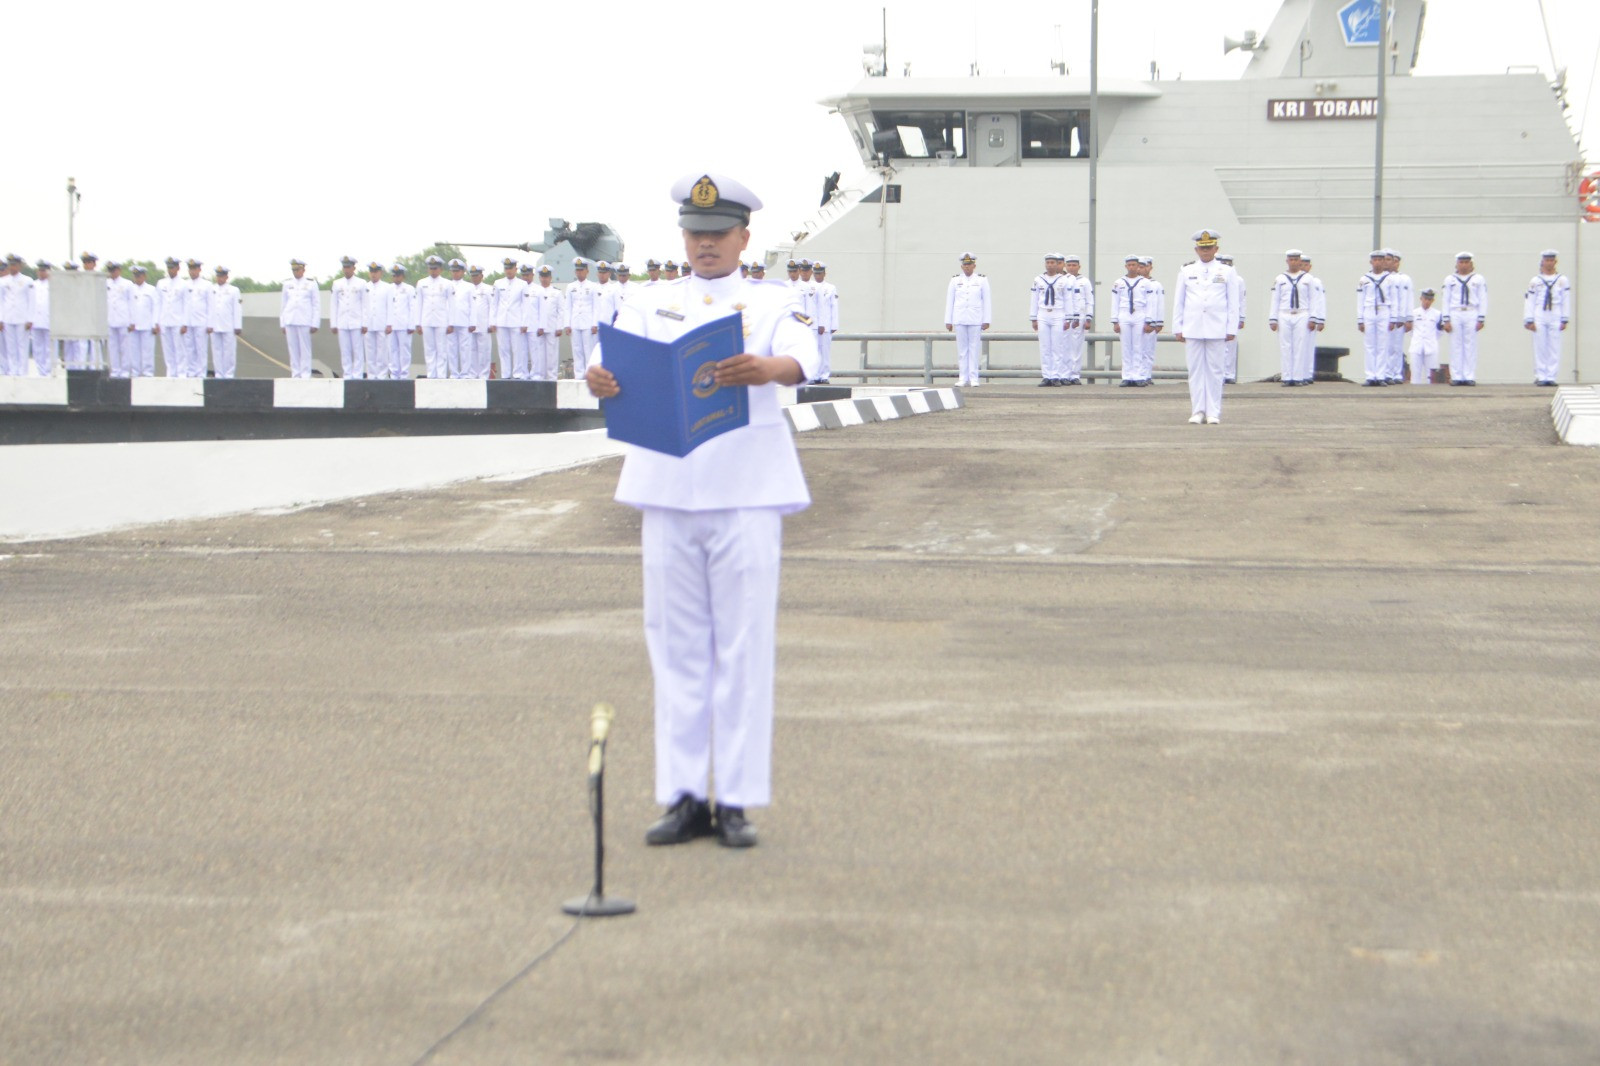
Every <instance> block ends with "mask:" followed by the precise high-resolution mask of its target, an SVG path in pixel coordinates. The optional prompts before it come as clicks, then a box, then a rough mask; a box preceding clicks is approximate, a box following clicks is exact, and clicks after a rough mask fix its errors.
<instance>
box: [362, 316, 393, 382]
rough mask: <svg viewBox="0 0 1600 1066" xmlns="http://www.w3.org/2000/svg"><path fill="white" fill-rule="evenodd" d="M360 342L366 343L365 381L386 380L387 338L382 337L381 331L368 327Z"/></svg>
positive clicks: (387, 374)
mask: <svg viewBox="0 0 1600 1066" xmlns="http://www.w3.org/2000/svg"><path fill="white" fill-rule="evenodd" d="M362 340H364V341H365V342H366V344H365V348H366V352H367V367H366V378H367V380H368V381H383V380H385V379H387V378H388V376H389V338H388V337H386V336H384V333H383V330H382V329H372V328H370V327H369V328H368V330H367V332H366V334H365V335H364V336H363V337H362Z"/></svg>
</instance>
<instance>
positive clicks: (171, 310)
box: [0, 253, 244, 378]
mask: <svg viewBox="0 0 1600 1066" xmlns="http://www.w3.org/2000/svg"><path fill="white" fill-rule="evenodd" d="M9 258H13V259H15V258H16V257H9ZM83 261H84V266H85V267H86V268H87V269H90V270H92V269H94V268H95V266H96V265H97V263H98V262H99V260H98V259H97V258H96V257H95V256H94V254H93V253H85V254H84V256H83ZM20 265H21V261H20V259H18V260H17V261H16V262H15V263H11V264H9V265H8V271H7V274H6V277H5V280H4V281H3V282H0V286H3V290H0V291H3V293H4V295H3V296H0V319H5V320H6V326H7V328H6V329H5V331H4V333H5V335H6V336H5V359H4V372H5V373H6V374H10V375H20V374H24V373H26V372H27V368H28V362H29V359H30V356H31V359H32V362H33V368H34V371H35V372H36V373H38V374H39V375H41V376H47V375H49V374H51V373H53V372H54V369H55V359H56V345H55V344H54V343H52V340H51V337H50V272H51V270H53V269H54V267H53V265H52V264H51V263H49V262H48V261H45V260H40V261H39V263H38V264H37V266H36V269H37V271H38V274H39V277H38V280H30V279H29V278H28V277H26V276H25V275H23V274H21V273H20ZM201 266H202V264H201V263H200V262H199V261H198V260H194V259H191V260H189V261H188V267H189V274H188V277H180V276H179V263H178V260H176V259H171V258H169V259H168V260H167V277H165V278H163V279H162V280H160V281H159V282H157V283H155V284H153V285H152V284H150V281H149V278H148V276H147V275H148V271H147V270H146V269H145V268H144V267H142V266H134V267H133V268H132V270H131V274H132V277H131V278H129V277H124V276H123V266H122V264H121V263H119V262H117V261H115V260H112V261H109V262H107V263H106V275H107V276H106V282H105V284H106V331H107V336H106V345H105V348H106V356H107V362H108V364H109V368H110V373H111V376H112V377H118V378H134V377H152V376H154V374H155V349H156V340H157V338H160V341H161V351H162V357H163V359H164V360H165V362H166V365H167V373H168V375H169V376H172V377H195V378H200V377H205V376H206V365H207V361H208V357H209V361H210V362H211V364H212V365H213V367H214V368H215V373H216V376H217V377H222V378H231V377H233V376H234V372H235V369H236V366H237V344H238V336H239V334H240V333H241V332H242V331H243V328H244V317H243V315H244V313H243V299H242V297H241V294H240V292H239V289H238V287H237V286H235V285H232V284H230V283H229V281H228V268H227V267H221V266H219V267H217V268H216V271H215V275H214V278H212V279H207V278H203V277H201V274H200V271H201ZM68 269H77V267H76V264H70V263H69V264H68ZM13 279H15V280H13ZM24 300H26V306H27V312H26V315H25V317H26V319H27V322H26V323H25V324H23V323H19V324H17V325H16V326H15V327H13V326H12V325H11V323H10V320H11V318H12V317H14V315H15V314H16V312H15V311H14V309H13V305H20V304H21V303H22V302H23V301H24ZM14 342H15V344H14ZM61 348H62V352H61V356H62V360H63V362H64V364H65V366H66V367H67V369H69V370H90V369H98V368H99V366H100V353H99V346H98V344H97V343H95V342H91V341H87V340H68V341H62V342H61ZM30 349H31V351H30Z"/></svg>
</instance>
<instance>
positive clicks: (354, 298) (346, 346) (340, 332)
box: [328, 255, 372, 381]
mask: <svg viewBox="0 0 1600 1066" xmlns="http://www.w3.org/2000/svg"><path fill="white" fill-rule="evenodd" d="M356 266H357V263H356V260H355V257H354V256H349V255H347V256H342V257H341V258H340V259H339V276H338V277H336V278H334V279H333V284H332V285H331V286H330V287H329V291H328V328H329V329H331V330H333V335H334V337H335V339H337V340H338V342H339V364H340V373H341V374H342V375H343V376H344V378H345V380H347V381H348V380H350V379H352V378H359V377H360V376H361V374H362V367H363V363H364V362H365V357H366V342H365V338H363V337H362V334H363V333H365V332H366V328H365V325H366V318H367V298H368V297H369V296H370V295H371V292H372V287H371V286H370V285H368V284H367V279H366V278H358V277H356Z"/></svg>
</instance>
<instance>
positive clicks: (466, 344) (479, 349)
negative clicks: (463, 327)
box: [461, 331, 494, 380]
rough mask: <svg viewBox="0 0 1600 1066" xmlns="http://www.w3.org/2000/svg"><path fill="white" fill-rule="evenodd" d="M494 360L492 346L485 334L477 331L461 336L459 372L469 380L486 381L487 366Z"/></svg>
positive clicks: (487, 374)
mask: <svg viewBox="0 0 1600 1066" xmlns="http://www.w3.org/2000/svg"><path fill="white" fill-rule="evenodd" d="M493 360H494V350H493V345H492V344H491V343H490V340H489V335H488V334H487V333H484V332H481V331H478V332H473V333H462V334H461V372H462V373H463V374H465V375H466V376H467V377H469V378H478V379H479V380H483V379H486V378H487V377H488V376H489V364H490V363H491V362H493Z"/></svg>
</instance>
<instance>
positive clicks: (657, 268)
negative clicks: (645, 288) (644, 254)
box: [644, 259, 661, 285]
mask: <svg viewBox="0 0 1600 1066" xmlns="http://www.w3.org/2000/svg"><path fill="white" fill-rule="evenodd" d="M644 273H645V282H644V283H645V284H646V285H654V284H655V283H656V282H658V281H660V280H661V264H660V263H659V262H657V261H656V260H654V259H647V260H645V264H644Z"/></svg>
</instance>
